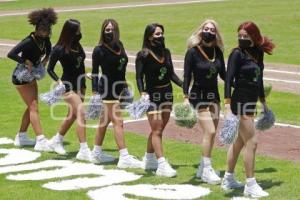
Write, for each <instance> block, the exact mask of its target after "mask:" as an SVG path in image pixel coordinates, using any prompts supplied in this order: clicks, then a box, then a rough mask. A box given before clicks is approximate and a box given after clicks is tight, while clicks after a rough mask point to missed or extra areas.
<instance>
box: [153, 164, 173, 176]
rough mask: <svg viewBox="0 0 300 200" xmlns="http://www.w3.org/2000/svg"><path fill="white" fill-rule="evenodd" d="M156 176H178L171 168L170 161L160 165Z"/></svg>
mask: <svg viewBox="0 0 300 200" xmlns="http://www.w3.org/2000/svg"><path fill="white" fill-rule="evenodd" d="M156 175H157V176H165V177H175V176H176V175H177V172H176V170H175V169H173V168H172V167H171V165H170V164H169V163H168V161H165V162H164V163H162V164H160V165H158V167H157V170H156Z"/></svg>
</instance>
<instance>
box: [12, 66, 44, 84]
mask: <svg viewBox="0 0 300 200" xmlns="http://www.w3.org/2000/svg"><path fill="white" fill-rule="evenodd" d="M14 75H15V76H16V79H17V80H18V81H20V82H31V81H33V80H34V79H37V80H41V79H43V78H44V77H45V75H46V69H45V67H44V66H43V65H42V64H41V63H40V64H39V65H38V66H36V67H35V66H33V67H32V71H31V72H29V71H28V69H27V67H26V66H25V64H18V65H17V67H16V69H15V71H14Z"/></svg>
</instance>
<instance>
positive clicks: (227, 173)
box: [224, 172, 234, 178]
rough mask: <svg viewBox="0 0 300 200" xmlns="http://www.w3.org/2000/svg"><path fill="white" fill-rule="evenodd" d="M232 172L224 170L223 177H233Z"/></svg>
mask: <svg viewBox="0 0 300 200" xmlns="http://www.w3.org/2000/svg"><path fill="white" fill-rule="evenodd" d="M233 175H234V174H233V173H229V172H225V174H224V177H226V178H233Z"/></svg>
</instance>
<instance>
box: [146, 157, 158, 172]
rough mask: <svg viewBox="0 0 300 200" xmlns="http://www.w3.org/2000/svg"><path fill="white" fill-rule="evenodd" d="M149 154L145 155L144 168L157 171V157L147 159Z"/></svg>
mask: <svg viewBox="0 0 300 200" xmlns="http://www.w3.org/2000/svg"><path fill="white" fill-rule="evenodd" d="M146 155H147V153H145V156H144V157H143V161H142V162H143V165H142V168H143V169H145V170H156V169H157V167H158V162H157V159H156V157H155V156H153V157H150V158H149V157H148V158H147V156H146Z"/></svg>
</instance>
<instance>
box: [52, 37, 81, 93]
mask: <svg viewBox="0 0 300 200" xmlns="http://www.w3.org/2000/svg"><path fill="white" fill-rule="evenodd" d="M84 59H85V53H84V50H83V48H82V46H81V45H80V44H79V43H77V44H74V45H73V46H72V48H71V50H70V51H69V52H67V51H66V50H65V48H63V47H62V46H60V45H56V46H55V47H54V48H53V50H52V52H51V55H50V61H49V65H48V69H47V71H48V73H49V75H50V76H51V78H52V79H53V80H55V81H58V80H59V78H58V76H57V74H56V73H55V72H54V68H55V65H56V63H57V61H59V62H60V64H61V66H62V68H63V73H62V77H61V81H63V82H64V84H65V87H66V92H69V91H71V90H73V91H74V92H77V91H80V90H81V89H82V88H86V85H85V66H84Z"/></svg>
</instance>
